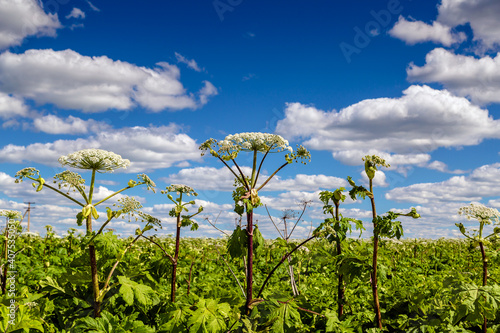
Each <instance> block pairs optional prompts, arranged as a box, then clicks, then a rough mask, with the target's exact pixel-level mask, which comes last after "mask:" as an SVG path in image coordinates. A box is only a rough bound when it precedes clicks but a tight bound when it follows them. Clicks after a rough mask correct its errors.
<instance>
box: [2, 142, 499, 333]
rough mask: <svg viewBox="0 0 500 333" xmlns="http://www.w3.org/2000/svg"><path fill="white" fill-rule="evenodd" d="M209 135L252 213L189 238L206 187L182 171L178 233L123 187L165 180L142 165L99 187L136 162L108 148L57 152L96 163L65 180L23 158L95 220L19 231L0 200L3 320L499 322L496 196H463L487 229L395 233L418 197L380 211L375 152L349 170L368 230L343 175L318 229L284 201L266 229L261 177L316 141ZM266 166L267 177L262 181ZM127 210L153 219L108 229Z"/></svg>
mask: <svg viewBox="0 0 500 333" xmlns="http://www.w3.org/2000/svg"><path fill="white" fill-rule="evenodd" d="M200 149H201V150H202V154H205V153H207V152H209V153H210V155H211V156H213V157H215V158H217V159H218V160H219V161H220V162H221V163H223V164H224V165H225V166H226V167H227V169H228V171H230V172H232V174H233V176H234V184H235V190H234V191H233V194H232V198H233V200H234V204H235V205H234V207H235V209H234V211H235V212H236V213H238V214H239V215H240V216H241V217H242V219H243V216H244V215H246V223H242V219H240V224H239V225H238V226H237V227H236V229H235V230H234V231H233V233H232V234H231V235H227V236H228V237H227V238H226V239H224V240H207V239H181V228H182V227H188V226H190V227H191V229H196V228H197V227H198V224H197V222H196V221H195V220H194V219H193V217H195V216H196V215H197V214H199V213H201V212H202V211H203V207H201V206H199V207H198V209H197V211H195V212H190V213H189V214H187V213H188V212H189V210H190V208H191V207H192V206H193V205H195V204H196V202H195V200H190V201H186V199H187V198H188V197H190V196H193V197H196V196H197V193H196V192H195V190H194V189H193V188H191V187H190V186H188V185H183V184H172V185H170V186H168V187H167V188H166V189H165V190H163V191H161V193H162V194H166V197H167V198H168V200H170V201H171V202H172V203H173V205H172V210H171V211H170V213H169V215H170V216H171V217H172V218H175V221H176V234H175V238H157V237H156V236H154V233H153V231H152V230H157V229H158V228H161V224H162V221H160V220H159V219H157V218H155V217H153V216H151V215H149V214H147V213H145V212H144V211H141V210H140V209H141V208H142V205H141V204H140V203H139V202H138V201H137V200H136V199H134V198H133V197H128V196H123V195H122V194H121V193H122V192H124V191H128V190H131V189H133V188H134V187H136V186H145V187H146V188H147V189H148V190H151V191H153V192H156V189H155V188H156V184H155V183H154V182H153V181H152V180H151V179H150V178H149V177H148V176H147V175H145V174H139V175H137V180H133V179H131V180H129V181H128V182H127V185H126V186H124V187H123V188H122V189H120V190H118V191H116V192H114V193H112V194H110V195H108V196H107V197H106V198H104V199H101V200H96V199H95V198H94V185H95V181H96V175H98V174H101V173H106V172H112V171H114V170H116V169H120V168H126V167H127V166H128V165H130V161H129V160H126V159H122V158H121V156H119V155H116V154H114V153H112V152H108V151H104V150H100V149H84V150H81V151H78V152H75V153H72V154H69V155H67V156H62V157H61V158H60V159H59V162H60V163H61V164H62V165H66V166H69V167H71V168H76V169H81V170H88V171H91V180H90V184H89V185H86V184H85V183H86V181H85V179H83V178H82V176H81V175H80V174H78V173H76V172H73V171H70V170H66V171H63V172H62V173H59V174H57V175H55V176H54V179H55V180H54V181H53V184H56V185H50V184H48V183H47V182H46V181H45V179H44V178H43V177H42V175H41V174H40V172H39V171H38V170H37V169H35V168H32V167H28V168H24V169H22V170H20V171H19V172H17V173H16V182H18V183H20V182H23V181H25V180H26V181H30V182H31V184H32V185H33V187H34V188H35V189H36V191H37V192H40V191H42V190H43V189H45V188H48V189H49V190H52V191H55V192H56V193H58V194H60V195H61V196H62V197H64V198H65V200H70V201H72V202H73V203H75V204H77V205H79V206H81V208H82V210H81V212H79V213H78V214H77V215H76V223H77V224H78V225H79V226H83V225H84V224H85V230H86V233H85V234H84V235H79V236H75V232H76V230H75V229H70V230H69V231H68V236H66V237H65V238H64V239H60V238H56V237H55V234H54V232H53V230H52V227H50V226H46V229H47V233H46V236H45V237H44V238H43V239H41V238H39V237H37V236H33V235H30V234H26V233H25V234H24V235H23V236H21V231H22V228H21V224H20V216H21V215H20V213H19V212H16V211H9V210H0V216H5V217H6V219H7V224H6V228H5V230H4V232H3V234H2V240H1V243H2V244H3V245H4V246H3V256H2V266H3V267H2V270H1V271H2V279H1V281H0V284H1V289H2V294H3V298H2V303H3V304H4V305H5V306H3V307H2V308H1V310H0V316H1V321H0V328H1V329H2V330H3V332H18V331H19V332H20V331H23V332H30V331H42V332H107V333H111V332H139V333H140V332H144V333H147V332H249V333H250V332H360V333H361V332H379V331H389V332H476V331H477V332H483V333H487V332H496V331H499V330H500V315H499V313H500V311H499V303H500V287H499V285H498V281H499V278H500V277H499V273H500V270H499V269H498V267H499V265H498V264H499V263H498V261H500V256H499V254H500V253H499V251H498V245H499V243H500V227H498V225H499V224H500V221H499V218H500V212H499V211H498V210H496V209H493V208H488V207H485V206H483V205H481V204H471V205H469V206H465V207H462V208H461V209H460V210H459V212H458V213H459V214H460V215H463V216H464V217H466V218H468V219H473V220H477V221H478V222H479V228H478V229H470V230H469V229H467V228H465V226H464V225H463V224H462V223H458V224H457V227H458V228H459V230H460V232H461V233H462V234H463V235H464V236H465V239H466V240H464V241H458V240H439V241H419V240H414V241H408V240H407V241H399V239H401V237H402V236H403V225H402V222H400V221H398V220H397V219H399V218H400V217H411V218H419V217H420V215H419V214H418V213H417V211H416V209H415V208H411V210H410V211H409V212H406V213H402V212H399V213H398V212H393V211H389V212H386V213H384V214H382V215H379V214H378V213H377V209H376V203H375V194H374V193H375V192H374V191H375V189H374V186H373V179H374V177H375V174H376V172H377V170H378V168H381V167H386V168H387V167H390V165H389V164H388V163H386V161H385V160H384V159H382V158H380V157H378V156H376V155H372V156H370V155H367V156H365V157H364V158H363V161H364V167H365V173H366V176H367V179H368V188H365V187H364V186H362V185H356V183H355V182H354V180H353V179H352V178H351V177H347V181H348V184H349V185H350V186H351V189H350V190H349V191H348V194H349V196H350V197H351V199H352V200H354V201H356V200H363V199H369V201H370V205H371V211H372V217H373V218H372V221H371V222H372V223H371V225H372V226H373V233H372V237H371V238H370V241H363V240H359V239H352V238H348V236H349V235H350V234H351V232H352V228H353V227H355V228H356V229H358V230H360V231H362V230H364V229H365V228H364V226H363V222H362V221H360V220H357V219H355V218H351V217H344V216H343V215H342V213H341V210H342V209H341V207H340V206H341V204H342V203H343V202H344V200H345V199H346V198H347V190H346V189H345V188H344V187H340V188H338V189H335V190H334V191H333V192H331V191H322V192H321V193H320V194H319V199H320V200H321V202H322V203H323V212H324V214H325V219H324V221H323V222H322V223H321V224H320V225H319V227H318V228H316V229H315V230H314V232H312V234H311V235H310V237H309V238H307V239H305V240H301V241H292V239H291V235H292V233H293V231H294V229H295V226H296V225H297V223H298V222H299V221H300V217H299V218H298V219H296V222H295V224H293V223H291V224H290V219H289V217H286V216H287V214H285V215H284V216H283V217H282V222H283V224H284V230H283V232H281V231H280V229H279V228H278V227H277V225H276V224H275V222H274V221H273V220H272V217H271V215H269V217H270V219H271V221H272V223H273V224H275V226H276V228H277V229H278V232H279V233H280V236H281V238H279V239H277V240H275V241H272V242H271V241H266V240H264V238H263V237H262V234H261V233H260V230H259V227H258V225H257V224H256V223H254V221H253V210H254V209H255V208H258V207H260V206H262V205H263V204H262V202H261V200H260V197H259V191H260V190H261V189H262V188H263V187H264V186H266V184H268V183H269V181H270V180H271V179H272V178H273V177H274V176H275V175H276V174H277V173H278V172H279V171H280V170H281V169H283V168H284V167H286V166H287V165H289V164H291V163H293V162H298V161H300V162H302V163H304V164H305V163H307V161H309V160H310V156H311V155H310V153H309V152H308V151H307V150H306V149H305V148H304V147H302V146H298V147H297V149H296V150H293V149H292V148H291V147H290V146H288V141H286V140H284V139H283V138H282V137H280V136H278V135H274V134H266V133H241V134H236V135H229V136H227V137H226V138H225V139H224V140H222V141H217V140H215V139H209V140H207V141H206V142H204V143H203V144H202V145H201V146H200ZM242 152H247V153H251V156H252V158H251V160H252V169H251V170H252V171H251V174H250V175H246V174H245V173H244V172H243V171H242V168H241V167H240V165H239V163H238V162H237V161H236V158H237V157H238V155H239V154H240V153H242ZM285 152H287V153H286V155H284V161H282V164H281V165H280V166H278V167H277V168H276V169H275V171H274V172H273V173H272V174H271V175H265V176H264V175H261V168H262V166H263V164H264V160H265V159H266V157H267V156H268V155H269V154H270V153H285ZM259 154H260V155H259ZM259 156H262V158H260V159H259ZM259 160H260V162H259ZM228 163H231V164H232V165H233V167H230V165H229V164H228ZM259 176H261V178H264V180H263V179H260V182H259ZM71 192H73V193H71ZM344 192H345V193H344ZM118 194H120V196H118V197H115V196H117V195H118ZM113 197H115V199H116V198H118V199H117V202H115V203H114V204H113V205H112V206H107V207H106V217H105V221H104V222H102V223H101V224H100V228H99V229H98V230H96V228H95V224H94V222H95V220H97V219H99V214H98V211H97V208H96V207H97V206H99V205H102V206H104V204H105V202H106V201H108V200H110V199H112V198H113ZM307 205H308V204H307V202H304V205H303V211H302V213H301V214H303V213H304V211H305V209H306V208H307ZM183 214H185V215H183ZM126 216H128V218H129V220H130V219H132V218H133V219H135V220H136V221H139V220H140V221H141V222H143V223H144V224H143V225H142V227H141V228H138V229H137V230H136V231H135V235H134V236H131V237H129V238H126V239H123V238H119V237H117V236H116V235H115V234H114V233H113V231H111V230H109V229H105V227H106V226H107V225H108V224H109V223H111V222H112V221H113V220H115V219H117V218H119V217H122V218H123V217H126ZM287 218H288V219H289V220H288V223H289V224H288V227H287V221H286V219H287ZM101 221H102V219H101ZM209 222H210V221H209ZM210 223H211V222H210ZM211 224H212V223H211ZM492 224H493V225H494V226H493V232H492V233H491V234H489V235H486V234H485V229H484V227H485V226H487V225H492ZM212 225H213V226H214V227H215V225H214V224H212ZM487 230H489V228H487ZM152 234H153V235H152ZM488 281H489V282H488Z"/></svg>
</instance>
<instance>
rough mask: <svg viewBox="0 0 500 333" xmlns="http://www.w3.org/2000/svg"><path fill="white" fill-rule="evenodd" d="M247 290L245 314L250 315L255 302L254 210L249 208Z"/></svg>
mask: <svg viewBox="0 0 500 333" xmlns="http://www.w3.org/2000/svg"><path fill="white" fill-rule="evenodd" d="M247 236H248V238H247V239H248V243H247V290H246V297H247V299H246V303H245V313H246V314H247V315H249V314H250V310H251V309H250V306H251V304H252V300H253V210H251V211H248V207H247Z"/></svg>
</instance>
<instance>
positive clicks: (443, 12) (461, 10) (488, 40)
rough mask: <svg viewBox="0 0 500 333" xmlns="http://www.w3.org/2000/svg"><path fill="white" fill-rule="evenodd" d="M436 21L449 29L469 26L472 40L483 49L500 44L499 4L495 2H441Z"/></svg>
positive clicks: (492, 0)
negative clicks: (472, 35) (464, 25)
mask: <svg viewBox="0 0 500 333" xmlns="http://www.w3.org/2000/svg"><path fill="white" fill-rule="evenodd" d="M438 12H439V15H438V18H437V21H439V22H441V23H443V24H446V25H448V26H451V27H456V26H459V25H463V24H467V23H469V24H470V27H471V28H472V31H473V33H474V40H475V41H478V42H479V43H480V44H482V46H483V47H484V48H493V47H495V46H498V45H499V44H500V24H498V13H500V2H498V1H497V0H461V1H456V0H442V2H441V5H439V7H438Z"/></svg>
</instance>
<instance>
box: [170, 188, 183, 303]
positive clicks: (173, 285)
mask: <svg viewBox="0 0 500 333" xmlns="http://www.w3.org/2000/svg"><path fill="white" fill-rule="evenodd" d="M181 195H182V194H181ZM180 237H181V214H180V213H179V214H177V230H176V234H175V252H174V261H173V263H172V281H171V288H170V299H171V300H172V302H175V289H176V281H175V280H176V278H177V264H178V258H179V246H180Z"/></svg>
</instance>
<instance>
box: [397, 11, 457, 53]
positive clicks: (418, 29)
mask: <svg viewBox="0 0 500 333" xmlns="http://www.w3.org/2000/svg"><path fill="white" fill-rule="evenodd" d="M389 35H391V36H392V37H395V38H398V39H401V40H403V41H405V42H406V44H409V45H414V44H417V43H422V42H434V43H439V44H443V45H445V46H451V45H452V44H454V43H458V42H462V41H464V40H465V38H466V36H465V34H464V33H453V32H452V31H451V28H450V27H448V26H446V25H443V24H441V23H439V22H433V23H432V25H431V24H427V23H424V22H421V21H408V20H407V19H405V18H404V17H403V16H400V17H399V20H398V22H396V24H395V25H394V27H393V28H392V29H391V30H390V31H389Z"/></svg>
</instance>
